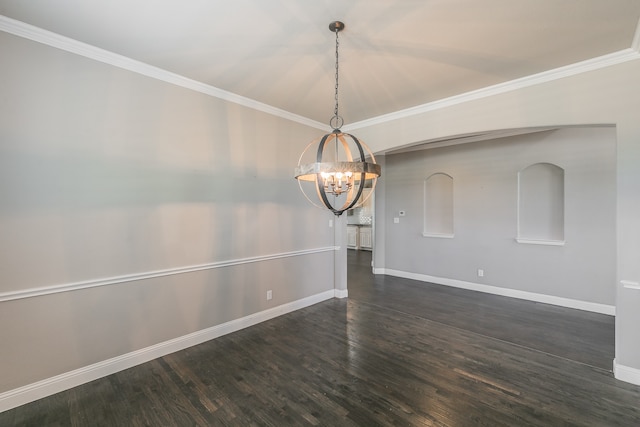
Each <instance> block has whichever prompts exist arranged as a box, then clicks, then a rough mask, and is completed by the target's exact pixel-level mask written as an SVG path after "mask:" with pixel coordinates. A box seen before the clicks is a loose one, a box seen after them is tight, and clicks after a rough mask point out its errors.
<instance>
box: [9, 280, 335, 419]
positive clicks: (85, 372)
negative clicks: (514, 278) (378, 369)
mask: <svg viewBox="0 0 640 427" xmlns="http://www.w3.org/2000/svg"><path fill="white" fill-rule="evenodd" d="M333 297H334V290H333V289H332V290H329V291H325V292H321V293H319V294H316V295H312V296H309V297H306V298H302V299H300V300H297V301H293V302H290V303H287V304H283V305H280V306H278V307H274V308H270V309H268V310H264V311H261V312H258V313H254V314H251V315H249V316H245V317H242V318H240V319H236V320H231V321H229V322H226V323H222V324H220V325H216V326H213V327H211V328H207V329H203V330H201V331H197V332H194V333H191V334H188V335H184V336H182V337H178V338H174V339H172V340H169V341H165V342H162V343H159V344H156V345H152V346H150V347H147V348H143V349H140V350H136V351H133V352H131V353H127V354H123V355H121V356H117V357H114V358H112V359H108V360H104V361H102V362H98V363H94V364H93V365H89V366H85V367H84V368H80V369H76V370H74V371H71V372H66V373H64V374H61V375H56V376H55V377H52V378H48V379H46V380H42V381H38V382H36V383H33V384H29V385H26V386H24V387H20V388H17V389H14V390H9V391H6V392H4V393H0V412H3V411H7V410H9V409H12V408H15V407H17V406H20V405H24V404H26V403H29V402H33V401H34V400H38V399H41V398H43V397H47V396H51V395H52V394H55V393H59V392H61V391H64V390H68V389H70V388H73V387H76V386H78V385H81V384H86V383H88V382H90V381H94V380H96V379H98V378H102V377H105V376H107V375H111V374H114V373H116V372H120V371H122V370H124V369H129V368H131V367H133V366H136V365H139V364H141V363H145V362H148V361H150V360H153V359H157V358H159V357H162V356H165V355H167V354H171V353H175V352H176V351H180V350H183V349H185V348H188V347H192V346H194V345H198V344H201V343H203V342H205V341H209V340H212V339H215V338H218V337H221V336H223V335H226V334H230V333H232V332H236V331H239V330H241V329H244V328H247V327H249V326H253V325H256V324H258V323H261V322H264V321H266V320H270V319H273V318H275V317H278V316H281V315H283V314H286V313H290V312H293V311H296V310H299V309H302V308H305V307H309V306H311V305H314V304H317V303H319V302H322V301H325V300H328V299H331V298H333Z"/></svg>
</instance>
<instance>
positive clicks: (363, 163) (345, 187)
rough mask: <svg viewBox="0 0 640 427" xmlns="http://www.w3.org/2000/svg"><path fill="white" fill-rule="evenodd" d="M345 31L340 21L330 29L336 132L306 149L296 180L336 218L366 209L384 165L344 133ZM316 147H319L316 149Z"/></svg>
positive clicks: (301, 158) (353, 138)
mask: <svg viewBox="0 0 640 427" xmlns="http://www.w3.org/2000/svg"><path fill="white" fill-rule="evenodd" d="M343 29H344V24H343V23H342V22H340V21H335V22H332V23H331V24H329V30H331V31H332V32H334V33H335V34H336V68H335V69H336V75H335V77H336V84H335V108H334V111H333V117H332V118H331V120H330V121H329V125H330V126H331V127H332V128H333V131H332V132H331V133H328V134H326V135H324V136H323V137H321V138H319V139H316V140H314V141H312V142H311V143H310V144H309V145H308V146H307V148H305V150H304V151H303V152H302V155H301V156H300V160H299V161H298V167H297V168H296V170H295V178H296V179H297V180H298V184H299V186H300V190H302V193H303V194H304V195H305V197H306V198H307V200H309V201H310V202H311V203H312V204H313V205H315V206H318V207H320V208H323V207H324V208H327V209H329V210H330V211H331V212H333V213H334V214H335V215H336V216H340V215H342V213H343V212H345V211H347V210H349V209H353V208H356V207H359V206H362V204H363V203H364V202H365V201H366V200H367V198H368V197H369V196H370V195H371V193H373V190H374V188H375V185H376V180H377V179H378V177H379V176H380V173H381V169H380V165H378V164H376V160H375V158H374V156H373V153H371V150H369V148H368V147H367V145H366V144H365V143H364V142H362V141H360V140H358V138H356V137H355V136H353V135H351V134H348V133H344V132H342V131H341V130H340V128H341V127H342V125H343V124H344V120H343V119H342V117H341V116H340V115H339V114H338V88H339V84H338V83H339V81H338V77H339V73H338V71H339V67H338V64H339V61H338V59H339V57H338V46H339V41H338V33H339V32H340V31H342V30H343ZM315 146H317V148H316V149H313V150H312V148H313V147H315ZM314 154H315V158H314V157H313V156H314ZM307 157H310V158H309V159H308V160H311V161H310V162H305V160H307V159H306V158H307ZM305 188H306V189H305ZM365 189H367V190H366V191H365ZM311 192H315V193H316V196H317V198H318V199H319V201H320V202H321V204H322V205H320V204H318V203H315V202H314V201H313V200H312V198H314V197H309V194H308V193H311Z"/></svg>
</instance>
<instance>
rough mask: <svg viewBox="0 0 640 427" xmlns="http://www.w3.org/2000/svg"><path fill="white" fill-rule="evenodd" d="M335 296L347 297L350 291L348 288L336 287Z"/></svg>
mask: <svg viewBox="0 0 640 427" xmlns="http://www.w3.org/2000/svg"><path fill="white" fill-rule="evenodd" d="M333 292H334V297H336V298H340V299H342V298H347V297H348V296H349V291H348V290H347V289H334V290H333Z"/></svg>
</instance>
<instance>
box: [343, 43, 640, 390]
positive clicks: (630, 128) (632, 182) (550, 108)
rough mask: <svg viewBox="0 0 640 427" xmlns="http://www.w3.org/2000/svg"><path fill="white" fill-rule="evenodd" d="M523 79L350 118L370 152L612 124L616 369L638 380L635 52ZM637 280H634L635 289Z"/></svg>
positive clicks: (639, 103) (639, 180)
mask: <svg viewBox="0 0 640 427" xmlns="http://www.w3.org/2000/svg"><path fill="white" fill-rule="evenodd" d="M585 68H586V67H585V66H580V67H575V69H574V68H572V69H565V70H562V74H560V73H558V75H556V76H550V75H548V74H547V75H545V76H544V77H541V76H536V77H535V78H530V79H525V80H526V81H520V82H518V83H517V84H511V85H507V87H497V88H489V89H488V90H486V91H481V92H482V93H474V94H472V95H470V96H462V97H458V98H456V99H450V100H446V101H443V102H438V103H435V104H433V105H428V106H427V107H425V108H417V109H414V110H411V111H407V112H404V114H402V113H398V114H394V115H393V116H392V117H381V118H378V119H375V120H370V121H368V122H366V123H360V124H354V125H353V126H352V127H350V128H349V129H348V131H349V132H352V133H354V134H357V135H358V138H361V139H363V140H365V141H367V144H368V145H369V147H371V150H372V151H373V152H374V153H379V152H385V151H386V150H389V149H392V148H397V147H402V146H406V145H411V144H416V143H419V142H421V141H428V140H433V139H437V138H447V137H450V136H452V135H464V134H473V133H477V132H484V131H492V130H500V129H521V128H530V127H540V126H541V127H545V126H572V125H585V124H587V125H588V124H596V125H597V124H613V125H615V126H616V366H617V370H616V376H617V377H618V378H623V377H624V378H625V380H627V381H631V382H635V383H637V384H640V340H638V332H637V331H638V324H640V291H639V290H638V289H640V262H638V260H639V259H640V245H639V244H638V242H640V216H639V215H638V212H640V197H638V194H640V168H638V165H639V164H640V120H638V112H639V111H640V80H638V75H640V56H639V55H638V40H636V43H635V45H634V49H633V50H628V51H626V52H622V53H621V54H620V55H617V57H616V58H615V61H614V60H612V61H609V62H608V63H607V66H603V67H601V68H598V69H594V68H593V67H590V68H589V69H585ZM634 285H638V286H637V288H636V286H634Z"/></svg>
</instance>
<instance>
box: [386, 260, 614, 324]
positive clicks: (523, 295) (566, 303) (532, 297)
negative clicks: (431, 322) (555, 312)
mask: <svg viewBox="0 0 640 427" xmlns="http://www.w3.org/2000/svg"><path fill="white" fill-rule="evenodd" d="M381 270H384V272H383V273H377V274H387V275H389V276H396V277H403V278H405V279H413V280H419V281H421V282H429V283H435V284H438V285H445V286H451V287H454V288H461V289H467V290H470V291H478V292H484V293H487V294H493V295H501V296H505V297H511V298H518V299H523V300H527V301H534V302H541V303H544V304H552V305H557V306H560V307H568V308H575V309H578V310H584V311H591V312H594V313H600V314H607V315H609V316H615V314H616V307H615V306H613V305H606V304H600V303H595V302H589V301H580V300H575V299H570V298H562V297H556V296H553V295H544V294H537V293H533V292H527V291H520V290H517V289H509V288H501V287H498V286H490V285H482V284H479V283H473V282H465V281H462V280H456V279H446V278H443V277H435V276H429V275H426V274H418V273H408V272H405V271H399V270H392V269H388V268H385V269H381Z"/></svg>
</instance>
